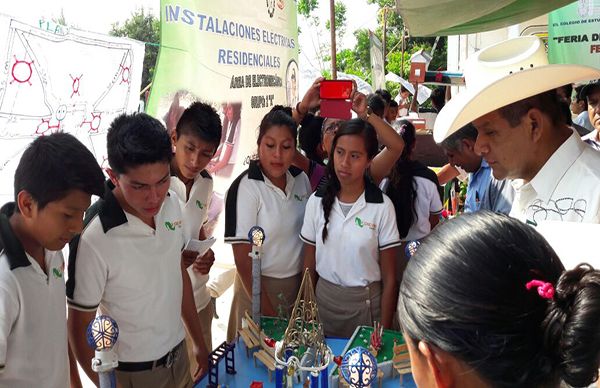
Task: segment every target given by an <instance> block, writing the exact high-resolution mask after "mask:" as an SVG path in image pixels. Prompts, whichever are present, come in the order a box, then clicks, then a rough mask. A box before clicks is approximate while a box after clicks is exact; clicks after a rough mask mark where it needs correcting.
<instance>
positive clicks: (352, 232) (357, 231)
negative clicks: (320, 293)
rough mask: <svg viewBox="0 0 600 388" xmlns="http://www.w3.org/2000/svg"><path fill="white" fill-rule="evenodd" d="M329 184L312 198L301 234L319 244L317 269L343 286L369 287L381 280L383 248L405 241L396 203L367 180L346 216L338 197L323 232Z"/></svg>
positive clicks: (307, 207) (332, 281)
mask: <svg viewBox="0 0 600 388" xmlns="http://www.w3.org/2000/svg"><path fill="white" fill-rule="evenodd" d="M324 193H325V188H322V189H320V190H317V192H316V193H314V194H313V195H312V196H311V197H310V198H309V200H308V204H307V205H306V212H305V214H304V224H303V225H302V232H301V234H300V238H301V239H302V241H304V242H305V243H307V244H311V245H314V246H315V247H316V270H317V273H318V274H319V276H320V277H322V278H323V279H325V280H327V281H329V282H331V283H334V284H337V285H340V286H343V287H365V286H367V285H368V284H370V283H372V282H378V281H381V270H380V267H379V252H380V251H383V250H385V249H389V248H393V247H397V246H399V245H400V244H401V241H400V236H399V234H398V227H397V225H396V213H395V211H394V205H393V204H392V201H391V200H390V199H389V198H388V196H387V195H385V194H383V193H382V192H381V190H379V188H378V187H377V186H375V185H374V184H372V183H367V184H366V186H365V191H364V192H363V193H362V194H361V196H360V197H359V198H358V199H357V200H356V202H355V203H354V205H353V206H352V209H350V211H349V212H348V214H347V215H346V216H344V213H343V212H342V209H341V207H340V203H339V200H338V199H337V198H336V199H335V201H334V203H333V207H332V209H331V213H330V214H329V223H328V224H327V240H326V241H325V242H323V239H322V233H323V227H324V225H325V215H324V213H323V205H322V203H321V201H322V199H323V194H324Z"/></svg>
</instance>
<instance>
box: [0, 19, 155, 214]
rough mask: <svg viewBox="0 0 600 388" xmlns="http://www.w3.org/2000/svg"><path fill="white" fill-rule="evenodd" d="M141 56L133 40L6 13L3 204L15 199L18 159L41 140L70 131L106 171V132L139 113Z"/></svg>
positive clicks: (0, 45) (0, 109) (0, 158)
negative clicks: (122, 117) (116, 120)
mask: <svg viewBox="0 0 600 388" xmlns="http://www.w3.org/2000/svg"><path fill="white" fill-rule="evenodd" d="M40 25H45V23H40ZM143 58H144V45H143V44H142V43H140V42H137V41H134V40H130V39H124V38H115V37H110V36H107V35H101V34H95V33H89V32H83V31H79V30H75V29H68V28H67V27H61V28H56V29H55V28H53V29H52V31H47V30H44V29H41V28H38V27H36V26H31V25H27V24H24V23H21V22H19V21H17V20H14V19H12V18H10V17H7V16H3V15H0V60H1V61H2V62H1V63H2V66H0V204H2V203H5V202H8V201H10V200H12V198H13V175H14V171H15V169H16V167H17V164H18V162H19V159H20V156H21V154H22V153H23V151H24V149H25V148H26V147H27V145H28V144H29V143H30V142H31V141H33V140H34V139H35V138H36V137H38V136H44V135H48V134H51V133H54V132H57V131H62V132H67V133H71V134H72V135H74V136H76V137H77V138H78V139H79V140H80V141H81V142H83V144H85V145H86V146H87V147H88V148H89V149H90V150H92V152H93V153H94V155H95V156H96V158H97V160H98V163H99V164H100V165H102V166H103V167H106V165H107V163H106V130H107V128H108V126H109V125H110V123H111V122H112V120H113V119H114V118H115V117H116V116H118V115H120V114H122V113H126V112H134V111H136V110H137V107H138V103H139V90H140V83H141V74H142V65H143Z"/></svg>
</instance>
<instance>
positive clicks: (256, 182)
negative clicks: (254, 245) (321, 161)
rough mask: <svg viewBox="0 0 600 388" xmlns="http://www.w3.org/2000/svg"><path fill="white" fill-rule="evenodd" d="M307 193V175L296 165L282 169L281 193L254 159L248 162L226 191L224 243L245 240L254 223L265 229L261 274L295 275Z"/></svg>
mask: <svg viewBox="0 0 600 388" xmlns="http://www.w3.org/2000/svg"><path fill="white" fill-rule="evenodd" d="M311 193H312V190H311V187H310V182H309V180H308V177H307V176H306V174H305V173H304V172H303V171H302V170H300V169H299V168H296V167H290V169H289V170H288V171H287V172H286V186H285V192H283V191H281V189H280V188H278V187H277V186H275V185H274V184H273V183H272V182H271V181H270V180H269V178H267V177H266V176H265V175H264V174H263V173H262V171H261V170H260V167H259V165H258V162H256V161H252V162H250V166H249V167H248V170H246V171H244V172H243V173H242V174H241V175H240V176H239V177H237V178H236V179H235V180H234V181H233V183H232V184H231V186H230V187H229V190H228V191H227V196H226V199H225V242H226V243H230V244H239V243H248V242H249V241H248V231H249V230H250V228H252V227H253V226H255V225H258V226H260V227H261V228H263V230H264V231H265V241H264V243H263V249H262V255H261V270H262V274H263V275H265V276H270V277H274V278H279V279H281V278H287V277H291V276H294V275H297V274H298V273H300V271H301V270H302V261H303V257H302V247H303V244H302V241H300V238H299V237H298V233H299V232H300V228H301V227H302V219H303V217H304V208H305V206H306V201H307V200H308V197H309V196H310V194H311ZM248 260H250V258H248Z"/></svg>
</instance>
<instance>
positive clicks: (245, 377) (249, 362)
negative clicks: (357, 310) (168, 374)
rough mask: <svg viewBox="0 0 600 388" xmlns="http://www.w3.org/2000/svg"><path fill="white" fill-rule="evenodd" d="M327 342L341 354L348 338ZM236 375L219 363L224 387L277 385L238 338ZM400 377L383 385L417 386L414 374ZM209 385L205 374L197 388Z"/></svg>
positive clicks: (374, 386) (327, 340) (388, 386)
mask: <svg viewBox="0 0 600 388" xmlns="http://www.w3.org/2000/svg"><path fill="white" fill-rule="evenodd" d="M326 342H327V344H328V345H329V346H330V347H331V350H332V351H333V354H335V355H340V354H341V353H342V351H343V350H344V347H345V346H346V344H347V342H348V340H347V339H333V338H327V339H326ZM234 354H235V370H236V372H237V373H236V374H235V375H228V374H227V373H225V360H223V361H222V362H221V363H220V364H219V384H220V385H221V386H222V387H225V386H227V387H229V388H247V387H250V383H252V382H253V381H261V382H262V383H263V386H264V387H265V388H266V387H274V386H275V381H274V378H275V374H273V377H272V380H271V381H269V373H268V371H267V368H266V367H265V366H264V365H262V364H261V363H260V362H258V361H257V367H255V366H254V359H253V358H252V355H250V357H247V356H246V348H245V346H244V342H243V341H241V340H238V341H237V342H236V345H235V350H234ZM331 368H332V366H331V365H330V366H329V370H331ZM399 382H400V378H399V377H398V376H397V375H396V377H394V378H393V379H391V378H388V379H386V380H384V382H383V385H382V387H383V388H391V387H399V386H401V387H406V388H416V385H415V383H414V381H413V378H412V375H405V376H404V378H403V385H400V384H399ZM207 385H208V376H205V377H204V378H203V379H202V380H200V382H199V383H198V384H196V387H197V388H205V387H206V386H207ZM301 386H302V385H301V384H297V385H295V387H301ZM377 387H378V385H377V384H373V385H372V388H377ZM329 388H337V387H329Z"/></svg>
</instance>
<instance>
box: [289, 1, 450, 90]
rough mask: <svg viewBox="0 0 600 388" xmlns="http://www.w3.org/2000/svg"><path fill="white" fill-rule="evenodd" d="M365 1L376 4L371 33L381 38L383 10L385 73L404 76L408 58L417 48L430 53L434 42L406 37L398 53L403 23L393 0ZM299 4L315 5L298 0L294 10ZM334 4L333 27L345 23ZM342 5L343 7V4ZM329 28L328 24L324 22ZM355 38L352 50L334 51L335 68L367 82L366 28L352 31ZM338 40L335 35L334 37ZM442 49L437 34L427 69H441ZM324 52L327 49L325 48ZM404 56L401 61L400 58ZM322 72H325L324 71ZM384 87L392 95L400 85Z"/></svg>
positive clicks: (444, 42) (443, 44) (442, 40)
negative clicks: (341, 20)
mask: <svg viewBox="0 0 600 388" xmlns="http://www.w3.org/2000/svg"><path fill="white" fill-rule="evenodd" d="M366 1H367V3H369V4H376V5H377V6H378V7H379V12H378V26H377V28H376V29H375V31H373V33H374V34H375V35H376V36H377V37H378V38H379V39H380V40H381V41H383V24H384V13H385V18H386V51H387V53H386V54H387V55H386V59H387V63H386V69H385V70H386V73H387V72H393V73H396V74H398V75H400V76H401V77H404V78H406V77H407V76H408V73H409V72H410V57H411V55H412V54H413V53H415V52H417V51H418V50H420V49H424V50H425V51H427V52H431V50H432V47H433V45H434V43H435V39H436V38H434V37H428V38H421V37H411V36H407V37H406V38H405V45H404V55H403V54H402V31H403V30H404V23H403V21H402V18H401V17H400V15H399V14H397V13H396V0H366ZM301 3H303V7H304V8H303V9H304V10H306V9H307V8H306V6H305V4H306V3H311V4H313V5H314V4H315V3H316V1H315V0H299V1H298V7H299V8H298V9H299V10H300V5H301ZM338 4H343V3H342V2H341V1H336V28H337V26H340V25H344V24H345V13H346V11H345V10H344V11H343V16H344V22H343V23H341V22H340V21H338V16H341V14H342V11H339V13H338V8H341V7H339V6H338ZM344 8H345V7H344ZM314 9H316V6H315V7H314V8H312V9H311V10H310V11H309V12H308V14H303V16H305V17H307V18H308V17H310V12H312V10H314ZM326 27H329V23H326ZM353 34H354V36H355V37H356V44H355V46H354V48H352V49H341V50H338V53H337V54H336V60H337V68H338V70H339V71H341V72H344V73H348V74H355V75H358V76H359V77H361V78H363V79H364V80H365V81H367V82H371V54H370V38H369V30H367V29H359V30H356V31H354V32H353ZM338 39H339V37H338ZM446 50H447V38H446V37H441V38H440V39H439V42H438V44H437V47H436V49H435V52H434V55H433V60H432V61H431V63H430V64H429V70H445V69H446ZM325 52H327V51H325ZM321 58H322V60H327V59H330V57H329V56H328V55H322V56H321ZM403 58H404V61H403V60H402V59H403ZM324 74H325V73H324ZM386 87H387V89H388V90H390V92H391V93H392V95H395V93H397V90H398V89H399V88H400V85H399V84H396V83H391V82H387V83H386Z"/></svg>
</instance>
